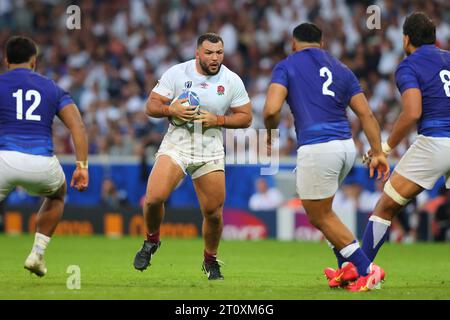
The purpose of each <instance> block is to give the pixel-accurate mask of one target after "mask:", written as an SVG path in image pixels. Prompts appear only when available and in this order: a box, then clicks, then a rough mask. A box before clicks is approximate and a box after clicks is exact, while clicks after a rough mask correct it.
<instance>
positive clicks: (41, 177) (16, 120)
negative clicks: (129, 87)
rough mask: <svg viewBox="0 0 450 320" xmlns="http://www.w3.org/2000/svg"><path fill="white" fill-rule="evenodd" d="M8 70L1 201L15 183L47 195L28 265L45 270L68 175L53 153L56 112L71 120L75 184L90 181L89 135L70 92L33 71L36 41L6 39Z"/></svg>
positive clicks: (0, 86)
mask: <svg viewBox="0 0 450 320" xmlns="http://www.w3.org/2000/svg"><path fill="white" fill-rule="evenodd" d="M5 53H6V59H5V63H6V66H7V68H8V71H7V72H5V73H3V74H1V75H0V202H2V201H3V200H4V199H5V198H6V196H7V195H8V194H9V193H10V192H11V190H12V189H13V188H15V187H16V186H22V187H23V188H24V189H25V190H27V192H28V193H29V194H31V195H39V196H43V197H45V200H44V202H43V204H42V206H41V208H40V210H39V212H38V214H37V219H36V234H35V241H34V244H33V247H32V250H31V253H30V254H29V256H28V258H27V259H26V261H25V268H26V269H28V270H30V271H31V272H33V273H35V274H36V275H38V276H41V277H42V276H44V275H45V274H46V273H47V268H46V266H45V261H44V252H45V249H46V247H47V245H48V243H49V241H50V238H51V236H52V234H53V232H54V231H55V229H56V226H57V225H58V222H59V220H60V219H61V217H62V214H63V210H64V197H65V194H66V179H65V176H64V172H63V170H62V168H61V165H60V164H59V161H58V159H57V158H56V157H55V156H54V155H53V142H52V123H53V119H54V117H55V115H57V116H58V117H59V118H60V119H61V121H62V122H63V123H64V124H65V125H66V126H67V128H68V129H69V130H70V133H71V134H72V140H73V143H74V145H75V153H76V160H77V161H76V169H75V171H74V173H73V176H72V181H71V186H72V187H74V188H75V189H77V190H78V191H84V190H85V189H86V188H87V187H88V183H89V174H88V162H87V156H88V151H87V150H88V148H87V145H88V143H87V135H86V131H85V127H84V124H83V121H82V119H81V115H80V112H79V111H78V108H77V106H76V105H75V104H74V102H73V100H72V98H71V97H70V96H69V95H68V94H67V93H66V92H64V90H62V89H61V88H60V87H58V86H57V85H56V83H55V82H53V81H52V80H50V79H48V78H46V77H44V76H41V75H39V74H38V73H35V72H34V69H35V68H36V57H37V46H36V44H35V43H34V42H33V41H32V40H31V39H29V38H26V37H21V36H16V37H12V38H10V39H9V40H8V41H7V43H6V50H5Z"/></svg>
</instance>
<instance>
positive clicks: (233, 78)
mask: <svg viewBox="0 0 450 320" xmlns="http://www.w3.org/2000/svg"><path fill="white" fill-rule="evenodd" d="M222 68H223V71H222V72H223V75H224V77H225V79H226V80H227V81H228V82H229V83H230V84H234V83H237V81H239V82H242V78H241V77H240V76H239V75H238V74H237V73H236V72H234V71H232V70H230V69H229V68H228V67H227V66H226V65H224V64H222Z"/></svg>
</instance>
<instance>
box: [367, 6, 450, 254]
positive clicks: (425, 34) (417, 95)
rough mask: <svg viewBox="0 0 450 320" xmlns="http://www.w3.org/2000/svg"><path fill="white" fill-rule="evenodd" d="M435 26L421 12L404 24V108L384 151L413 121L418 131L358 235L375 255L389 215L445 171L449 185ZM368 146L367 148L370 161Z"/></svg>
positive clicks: (447, 64)
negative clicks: (360, 235)
mask: <svg viewBox="0 0 450 320" xmlns="http://www.w3.org/2000/svg"><path fill="white" fill-rule="evenodd" d="M435 42H436V27H435V25H434V23H433V21H432V20H431V19H430V18H429V17H428V16H427V15H426V14H425V13H423V12H415V13H413V14H411V15H410V16H409V17H407V18H406V20H405V22H404V24H403V49H404V50H405V53H406V55H407V57H406V58H405V59H404V60H403V61H402V62H401V63H400V64H399V66H398V67H397V71H396V73H395V79H396V82H397V87H398V89H399V91H400V93H401V95H402V105H403V110H402V112H401V113H400V115H399V117H398V119H397V121H396V122H395V124H394V127H393V128H392V132H391V134H390V135H389V138H388V139H387V141H386V142H384V143H383V144H382V147H383V152H384V153H385V154H386V155H388V154H389V153H390V152H391V150H392V149H394V148H395V147H396V146H397V145H398V144H399V143H400V141H402V140H403V138H404V137H405V136H407V135H408V134H409V133H410V131H411V130H412V129H413V128H414V127H415V126H417V131H418V136H417V139H416V140H415V142H414V143H413V144H412V145H411V147H410V148H409V149H408V151H407V152H406V153H405V154H404V155H403V157H402V158H401V159H400V161H399V162H398V164H397V166H396V167H395V169H394V172H393V173H392V176H391V177H390V179H389V181H388V182H387V183H386V184H385V186H384V192H383V194H382V195H381V198H380V200H379V201H378V203H377V205H376V207H375V209H374V212H373V214H372V216H371V217H370V218H369V223H368V224H367V226H366V230H365V232H364V236H363V247H362V248H363V250H364V252H365V253H366V255H367V257H368V258H369V259H370V260H372V261H373V260H374V258H375V256H376V255H377V252H378V250H379V249H380V247H381V246H382V244H383V243H384V241H385V240H386V237H387V231H388V228H389V226H390V225H391V221H392V219H393V218H394V216H395V215H396V214H397V212H399V211H400V209H401V208H402V207H403V206H405V205H406V204H407V203H408V202H409V200H411V199H412V198H414V197H415V196H417V195H418V194H419V193H421V192H422V191H423V190H424V189H428V190H429V189H432V188H433V187H434V185H435V183H436V181H437V180H438V179H439V178H440V177H442V176H445V180H446V181H445V183H446V187H447V188H448V189H450V52H449V51H445V50H441V49H439V48H438V47H436V46H435ZM371 154H372V150H370V151H369V152H368V153H367V154H366V160H367V161H368V162H370V156H371Z"/></svg>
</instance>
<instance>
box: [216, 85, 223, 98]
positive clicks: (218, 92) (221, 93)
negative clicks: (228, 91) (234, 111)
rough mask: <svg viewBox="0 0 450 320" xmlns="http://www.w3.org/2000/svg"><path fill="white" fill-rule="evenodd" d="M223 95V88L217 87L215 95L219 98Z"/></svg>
mask: <svg viewBox="0 0 450 320" xmlns="http://www.w3.org/2000/svg"><path fill="white" fill-rule="evenodd" d="M224 93H225V87H224V86H217V94H218V95H219V96H222V95H223V94H224Z"/></svg>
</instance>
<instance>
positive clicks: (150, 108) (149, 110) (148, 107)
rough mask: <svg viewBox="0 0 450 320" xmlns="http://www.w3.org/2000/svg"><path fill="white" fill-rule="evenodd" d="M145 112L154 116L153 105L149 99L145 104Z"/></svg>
mask: <svg viewBox="0 0 450 320" xmlns="http://www.w3.org/2000/svg"><path fill="white" fill-rule="evenodd" d="M145 114H146V115H147V116H149V117H153V116H155V105H154V103H152V102H151V101H148V102H147V104H146V105H145Z"/></svg>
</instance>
